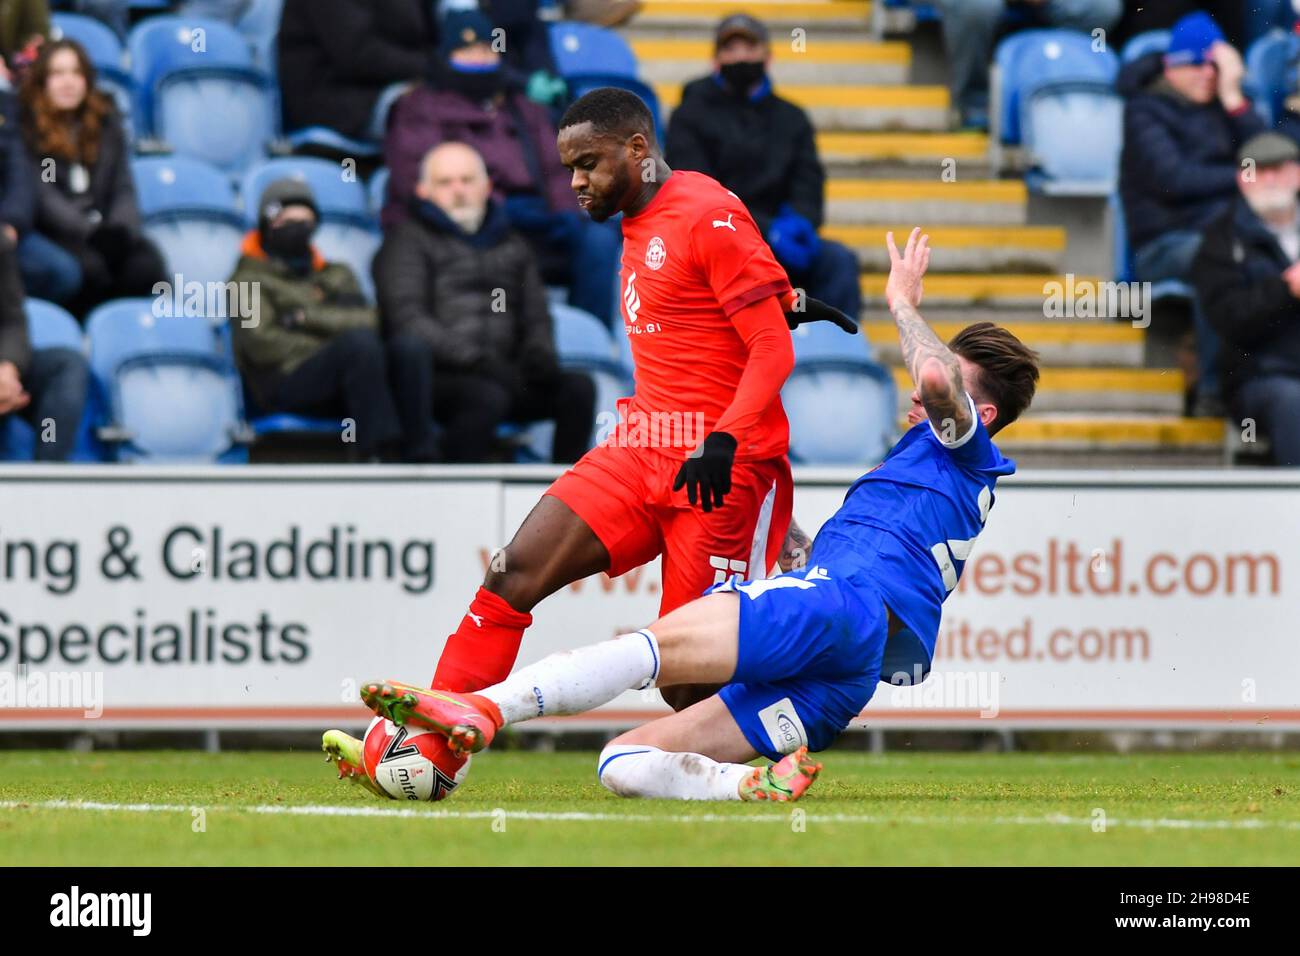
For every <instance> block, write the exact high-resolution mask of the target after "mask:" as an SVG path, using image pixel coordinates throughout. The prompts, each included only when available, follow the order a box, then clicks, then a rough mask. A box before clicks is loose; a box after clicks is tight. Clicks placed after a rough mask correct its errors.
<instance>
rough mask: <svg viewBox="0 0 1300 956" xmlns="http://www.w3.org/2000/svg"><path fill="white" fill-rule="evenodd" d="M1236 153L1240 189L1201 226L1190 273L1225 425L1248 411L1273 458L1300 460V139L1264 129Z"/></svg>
mask: <svg viewBox="0 0 1300 956" xmlns="http://www.w3.org/2000/svg"><path fill="white" fill-rule="evenodd" d="M1237 160H1238V163H1237V166H1238V173H1237V188H1238V190H1239V192H1240V196H1239V197H1238V198H1237V200H1236V201H1235V202H1233V203H1232V204H1231V205H1230V206H1229V208H1228V210H1227V211H1226V212H1224V213H1223V214H1222V215H1221V216H1219V217H1218V218H1217V219H1216V220H1214V221H1213V222H1212V223H1210V225H1209V226H1208V227H1207V228H1206V230H1205V238H1204V240H1203V241H1202V242H1201V246H1200V250H1199V252H1198V253H1197V256H1196V260H1195V261H1194V263H1193V265H1192V276H1193V277H1194V281H1195V283H1196V292H1197V296H1198V298H1199V299H1200V303H1201V308H1202V310H1203V311H1204V312H1205V314H1206V317H1207V318H1208V320H1209V322H1210V324H1211V325H1212V326H1213V327H1214V329H1215V330H1216V331H1217V332H1218V334H1219V338H1220V340H1221V342H1222V349H1223V353H1222V355H1223V388H1224V392H1225V398H1227V400H1228V402H1229V407H1230V408H1231V409H1232V412H1233V419H1234V421H1233V422H1232V423H1231V425H1230V427H1236V426H1237V425H1238V423H1239V422H1240V421H1241V420H1242V419H1252V420H1254V421H1255V422H1256V423H1257V424H1258V427H1259V430H1260V432H1262V433H1263V434H1265V435H1267V436H1268V437H1269V439H1270V442H1271V444H1272V447H1273V458H1274V460H1275V461H1276V462H1277V464H1279V465H1284V466H1287V467H1292V468H1294V467H1300V214H1298V204H1297V198H1296V192H1297V190H1300V148H1297V146H1296V144H1295V143H1294V142H1293V141H1292V140H1290V139H1288V138H1287V137H1285V136H1282V135H1281V134H1279V133H1261V134H1259V135H1258V136H1255V137H1252V138H1251V139H1250V140H1248V141H1247V142H1246V143H1245V144H1244V145H1243V146H1242V148H1241V150H1240V151H1239V153H1238V156H1237Z"/></svg>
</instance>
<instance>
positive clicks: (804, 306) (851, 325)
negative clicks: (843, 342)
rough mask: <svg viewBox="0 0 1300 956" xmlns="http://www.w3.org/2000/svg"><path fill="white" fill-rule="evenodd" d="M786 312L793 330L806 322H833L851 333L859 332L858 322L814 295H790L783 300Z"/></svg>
mask: <svg viewBox="0 0 1300 956" xmlns="http://www.w3.org/2000/svg"><path fill="white" fill-rule="evenodd" d="M781 307H782V310H783V311H784V312H785V324H786V325H787V326H789V328H790V331H791V332H793V331H794V330H795V329H797V328H798V327H799V326H801V325H803V324H804V323H805V322H833V323H834V324H835V325H837V326H839V327H840V328H841V329H843V330H844V331H845V332H847V333H849V334H850V335H857V334H858V323H857V322H856V321H854V320H853V319H851V318H849V316H847V315H845V314H844V313H843V312H841V311H840V310H839V309H837V308H835V306H833V305H828V304H827V303H825V302H823V301H821V300H820V299H814V298H813V297H812V296H809V295H803V296H801V297H795V296H789V297H787V298H786V299H783V300H782V303H781Z"/></svg>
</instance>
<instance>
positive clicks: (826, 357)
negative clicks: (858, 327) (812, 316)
mask: <svg viewBox="0 0 1300 956" xmlns="http://www.w3.org/2000/svg"><path fill="white" fill-rule="evenodd" d="M790 341H791V342H792V343H793V344H794V360H795V362H816V361H839V360H855V359H867V360H870V359H871V357H872V355H871V342H870V341H868V339H867V337H866V336H865V335H863V334H862V333H861V332H859V333H858V334H857V335H849V334H847V333H846V332H845V331H844V330H843V329H840V328H837V327H836V326H834V325H831V323H829V322H809V323H808V324H807V325H801V326H799V327H798V328H797V329H795V330H794V331H793V332H791V333H790Z"/></svg>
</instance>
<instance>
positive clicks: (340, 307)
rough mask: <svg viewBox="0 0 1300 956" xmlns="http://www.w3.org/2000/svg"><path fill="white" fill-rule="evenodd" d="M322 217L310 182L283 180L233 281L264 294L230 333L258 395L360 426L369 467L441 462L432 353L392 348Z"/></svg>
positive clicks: (266, 402) (264, 407) (281, 406)
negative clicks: (321, 232) (333, 249)
mask: <svg viewBox="0 0 1300 956" xmlns="http://www.w3.org/2000/svg"><path fill="white" fill-rule="evenodd" d="M318 219H319V214H318V210H317V208H316V200H315V197H314V196H313V195H312V192H311V189H310V188H308V187H307V185H306V184H304V183H302V182H299V181H298V180H294V179H281V180H277V181H276V182H273V183H271V184H270V185H269V186H267V187H266V189H265V190H264V191H263V193H262V196H261V199H260V201H259V204H258V225H257V228H256V229H255V230H253V231H251V232H249V233H248V235H247V236H246V237H245V238H244V246H243V255H242V256H241V257H240V260H239V264H238V265H237V266H236V267H235V274H234V275H233V276H231V279H230V281H231V282H239V283H249V284H250V285H249V286H248V287H249V288H253V289H256V290H258V291H257V294H256V298H255V300H254V301H255V302H256V303H257V309H256V312H255V314H254V317H253V321H252V322H251V323H250V324H249V325H247V326H245V324H244V323H243V322H232V323H231V328H232V332H233V334H234V342H235V358H236V361H237V362H238V364H239V368H240V371H241V372H242V374H243V376H244V381H245V383H246V384H247V386H248V390H249V392H250V396H251V397H252V398H253V400H254V403H255V404H256V405H257V406H258V407H259V409H260V410H261V411H262V412H267V413H271V412H287V413H291V414H299V415H309V416H331V417H332V416H340V417H346V418H350V419H352V420H353V421H354V422H355V423H356V431H355V435H354V436H353V437H354V438H355V443H354V445H353V447H352V448H351V449H350V451H353V452H354V453H355V457H356V458H358V459H360V460H362V461H369V460H373V459H376V458H385V459H396V458H398V457H401V458H403V459H405V460H407V461H426V462H427V461H435V460H437V457H438V450H437V442H436V437H435V434H434V429H433V421H432V419H431V418H430V417H429V415H428V413H427V407H428V398H427V395H428V390H429V388H430V387H431V383H430V373H429V370H428V368H427V364H426V363H425V362H424V361H423V359H424V353H423V352H422V351H418V350H416V349H412V348H408V347H407V346H408V345H410V344H412V343H409V342H408V341H407V340H405V339H401V338H395V339H393V340H392V341H390V342H389V343H388V347H387V349H385V346H384V343H383V342H382V341H380V338H379V318H378V316H377V315H376V314H375V310H374V308H373V307H371V306H370V305H368V304H367V303H366V300H365V297H364V296H363V294H362V292H361V286H360V285H359V284H358V282H357V277H356V276H355V275H354V274H353V272H352V270H351V269H350V268H349V267H348V266H347V265H345V264H344V263H341V262H326V261H325V260H324V258H323V257H322V256H321V254H320V252H319V251H317V249H316V248H315V247H314V246H313V245H312V243H311V237H312V234H313V233H314V232H315V230H316V225H317V222H318ZM390 367H391V383H392V388H390V387H389V383H390V371H389V369H390ZM422 410H425V411H424V412H423V414H421V411H422Z"/></svg>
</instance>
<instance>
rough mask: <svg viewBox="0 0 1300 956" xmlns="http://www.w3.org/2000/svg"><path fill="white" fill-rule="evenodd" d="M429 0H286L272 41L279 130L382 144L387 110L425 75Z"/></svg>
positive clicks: (431, 42) (430, 44) (430, 40)
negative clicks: (325, 132) (324, 131)
mask: <svg viewBox="0 0 1300 956" xmlns="http://www.w3.org/2000/svg"><path fill="white" fill-rule="evenodd" d="M433 6H434V5H433V3H432V0H285V3H284V12H283V14H281V17H280V33H279V36H278V38H277V40H276V51H277V57H278V64H279V65H278V72H279V76H280V103H281V107H282V109H283V113H284V117H283V118H284V128H285V130H287V131H289V132H292V131H294V130H298V129H303V128H305V127H308V126H326V127H329V128H330V129H332V130H334V131H335V132H338V133H341V134H343V135H344V136H349V137H351V138H353V139H362V140H373V141H375V142H378V141H379V140H381V139H383V136H384V126H385V119H386V116H387V111H388V107H390V106H391V105H392V104H393V102H394V101H395V100H396V99H397V97H398V96H400V95H401V93H402V92H403V90H405V88H406V87H407V86H409V85H410V84H411V83H413V82H414V81H415V80H417V79H419V78H420V77H421V76H423V75H424V70H425V67H426V66H427V64H428V62H429V57H430V56H431V55H432V54H433V49H434V46H435V39H436V34H435V27H434V23H433Z"/></svg>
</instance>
